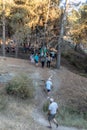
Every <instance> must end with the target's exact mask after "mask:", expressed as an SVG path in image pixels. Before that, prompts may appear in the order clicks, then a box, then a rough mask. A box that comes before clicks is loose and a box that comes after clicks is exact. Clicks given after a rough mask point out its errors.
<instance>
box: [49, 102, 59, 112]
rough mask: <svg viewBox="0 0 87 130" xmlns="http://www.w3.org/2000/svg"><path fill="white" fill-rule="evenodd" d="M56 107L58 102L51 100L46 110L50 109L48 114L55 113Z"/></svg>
mask: <svg viewBox="0 0 87 130" xmlns="http://www.w3.org/2000/svg"><path fill="white" fill-rule="evenodd" d="M57 109H58V104H57V103H56V102H52V103H51V104H50V105H49V108H48V110H50V114H56V112H57Z"/></svg>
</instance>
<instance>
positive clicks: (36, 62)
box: [34, 53, 39, 66]
mask: <svg viewBox="0 0 87 130" xmlns="http://www.w3.org/2000/svg"><path fill="white" fill-rule="evenodd" d="M34 60H35V64H36V66H38V62H39V56H38V54H37V53H36V55H35V56H34Z"/></svg>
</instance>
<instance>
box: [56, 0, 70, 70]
mask: <svg viewBox="0 0 87 130" xmlns="http://www.w3.org/2000/svg"><path fill="white" fill-rule="evenodd" d="M67 1H68V0H66V3H65V9H64V13H63V14H62V16H61V29H60V36H59V39H58V48H57V63H56V66H57V69H60V65H61V44H62V39H63V35H64V25H65V21H66V7H67Z"/></svg>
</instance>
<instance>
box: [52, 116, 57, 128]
mask: <svg viewBox="0 0 87 130" xmlns="http://www.w3.org/2000/svg"><path fill="white" fill-rule="evenodd" d="M53 122H54V124H56V127H58V122H57V120H56V119H55V118H54V119H53Z"/></svg>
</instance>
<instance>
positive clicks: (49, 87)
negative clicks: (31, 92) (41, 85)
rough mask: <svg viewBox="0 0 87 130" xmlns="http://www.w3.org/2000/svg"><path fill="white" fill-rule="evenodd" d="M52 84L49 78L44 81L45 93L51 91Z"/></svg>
mask: <svg viewBox="0 0 87 130" xmlns="http://www.w3.org/2000/svg"><path fill="white" fill-rule="evenodd" d="M52 85H53V84H52V79H51V78H49V79H48V80H47V81H46V83H45V89H46V92H47V95H49V93H50V91H51V89H52V87H53V86H52Z"/></svg>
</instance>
